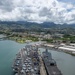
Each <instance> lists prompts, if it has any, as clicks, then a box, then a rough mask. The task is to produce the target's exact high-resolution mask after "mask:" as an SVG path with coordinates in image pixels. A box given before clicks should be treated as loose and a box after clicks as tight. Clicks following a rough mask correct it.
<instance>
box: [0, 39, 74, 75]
mask: <svg viewBox="0 0 75 75" xmlns="http://www.w3.org/2000/svg"><path fill="white" fill-rule="evenodd" d="M25 45H26V44H19V43H16V42H14V41H10V40H4V41H0V75H13V71H12V68H11V67H12V64H13V60H14V58H15V57H16V54H17V53H18V51H19V50H20V49H21V48H23V47H24V46H25ZM39 50H40V51H41V53H42V51H44V50H45V49H44V48H40V49H39ZM49 51H50V52H51V54H52V58H53V59H55V61H56V62H57V66H58V68H59V69H60V70H61V72H62V73H63V75H75V56H72V55H69V54H66V53H63V52H57V51H53V50H49Z"/></svg>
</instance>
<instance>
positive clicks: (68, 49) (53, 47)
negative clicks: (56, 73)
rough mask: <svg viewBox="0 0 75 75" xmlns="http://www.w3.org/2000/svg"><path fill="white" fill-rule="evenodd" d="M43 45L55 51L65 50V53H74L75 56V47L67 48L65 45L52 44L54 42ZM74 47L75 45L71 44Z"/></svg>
mask: <svg viewBox="0 0 75 75" xmlns="http://www.w3.org/2000/svg"><path fill="white" fill-rule="evenodd" d="M43 47H45V48H46V47H47V48H48V49H52V50H54V51H59V52H64V53H67V54H70V55H73V56H75V50H74V49H75V48H74V49H73V48H67V47H66V46H65V47H63V46H60V45H59V46H56V45H52V44H44V45H43ZM71 47H73V46H71Z"/></svg>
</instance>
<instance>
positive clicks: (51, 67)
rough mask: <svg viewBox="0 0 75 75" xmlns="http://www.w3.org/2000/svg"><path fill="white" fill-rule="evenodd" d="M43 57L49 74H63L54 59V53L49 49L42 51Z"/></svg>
mask: <svg viewBox="0 0 75 75" xmlns="http://www.w3.org/2000/svg"><path fill="white" fill-rule="evenodd" d="M42 59H43V62H44V66H45V69H46V72H47V75H62V73H61V71H60V70H59V69H58V67H57V64H56V61H55V60H54V59H52V55H51V53H50V52H48V50H47V49H46V51H44V52H43V53H42Z"/></svg>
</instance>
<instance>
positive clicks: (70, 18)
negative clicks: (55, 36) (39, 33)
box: [0, 0, 75, 24]
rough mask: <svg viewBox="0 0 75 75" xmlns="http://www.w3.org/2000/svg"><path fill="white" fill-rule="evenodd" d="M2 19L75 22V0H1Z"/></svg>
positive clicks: (0, 18) (60, 22)
mask: <svg viewBox="0 0 75 75" xmlns="http://www.w3.org/2000/svg"><path fill="white" fill-rule="evenodd" d="M0 20H1V21H31V22H38V23H42V22H54V23H57V24H63V23H68V24H72V23H75V0H0Z"/></svg>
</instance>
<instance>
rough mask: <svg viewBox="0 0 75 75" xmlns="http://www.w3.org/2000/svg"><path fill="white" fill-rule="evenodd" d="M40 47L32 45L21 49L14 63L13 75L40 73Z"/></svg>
mask: <svg viewBox="0 0 75 75" xmlns="http://www.w3.org/2000/svg"><path fill="white" fill-rule="evenodd" d="M38 56H39V55H38V48H37V47H32V46H31V45H27V46H25V47H24V48H23V49H21V50H20V51H19V53H18V54H17V55H16V58H15V59H14V63H13V66H12V68H13V71H14V74H13V75H40V65H39V57H38Z"/></svg>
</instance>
